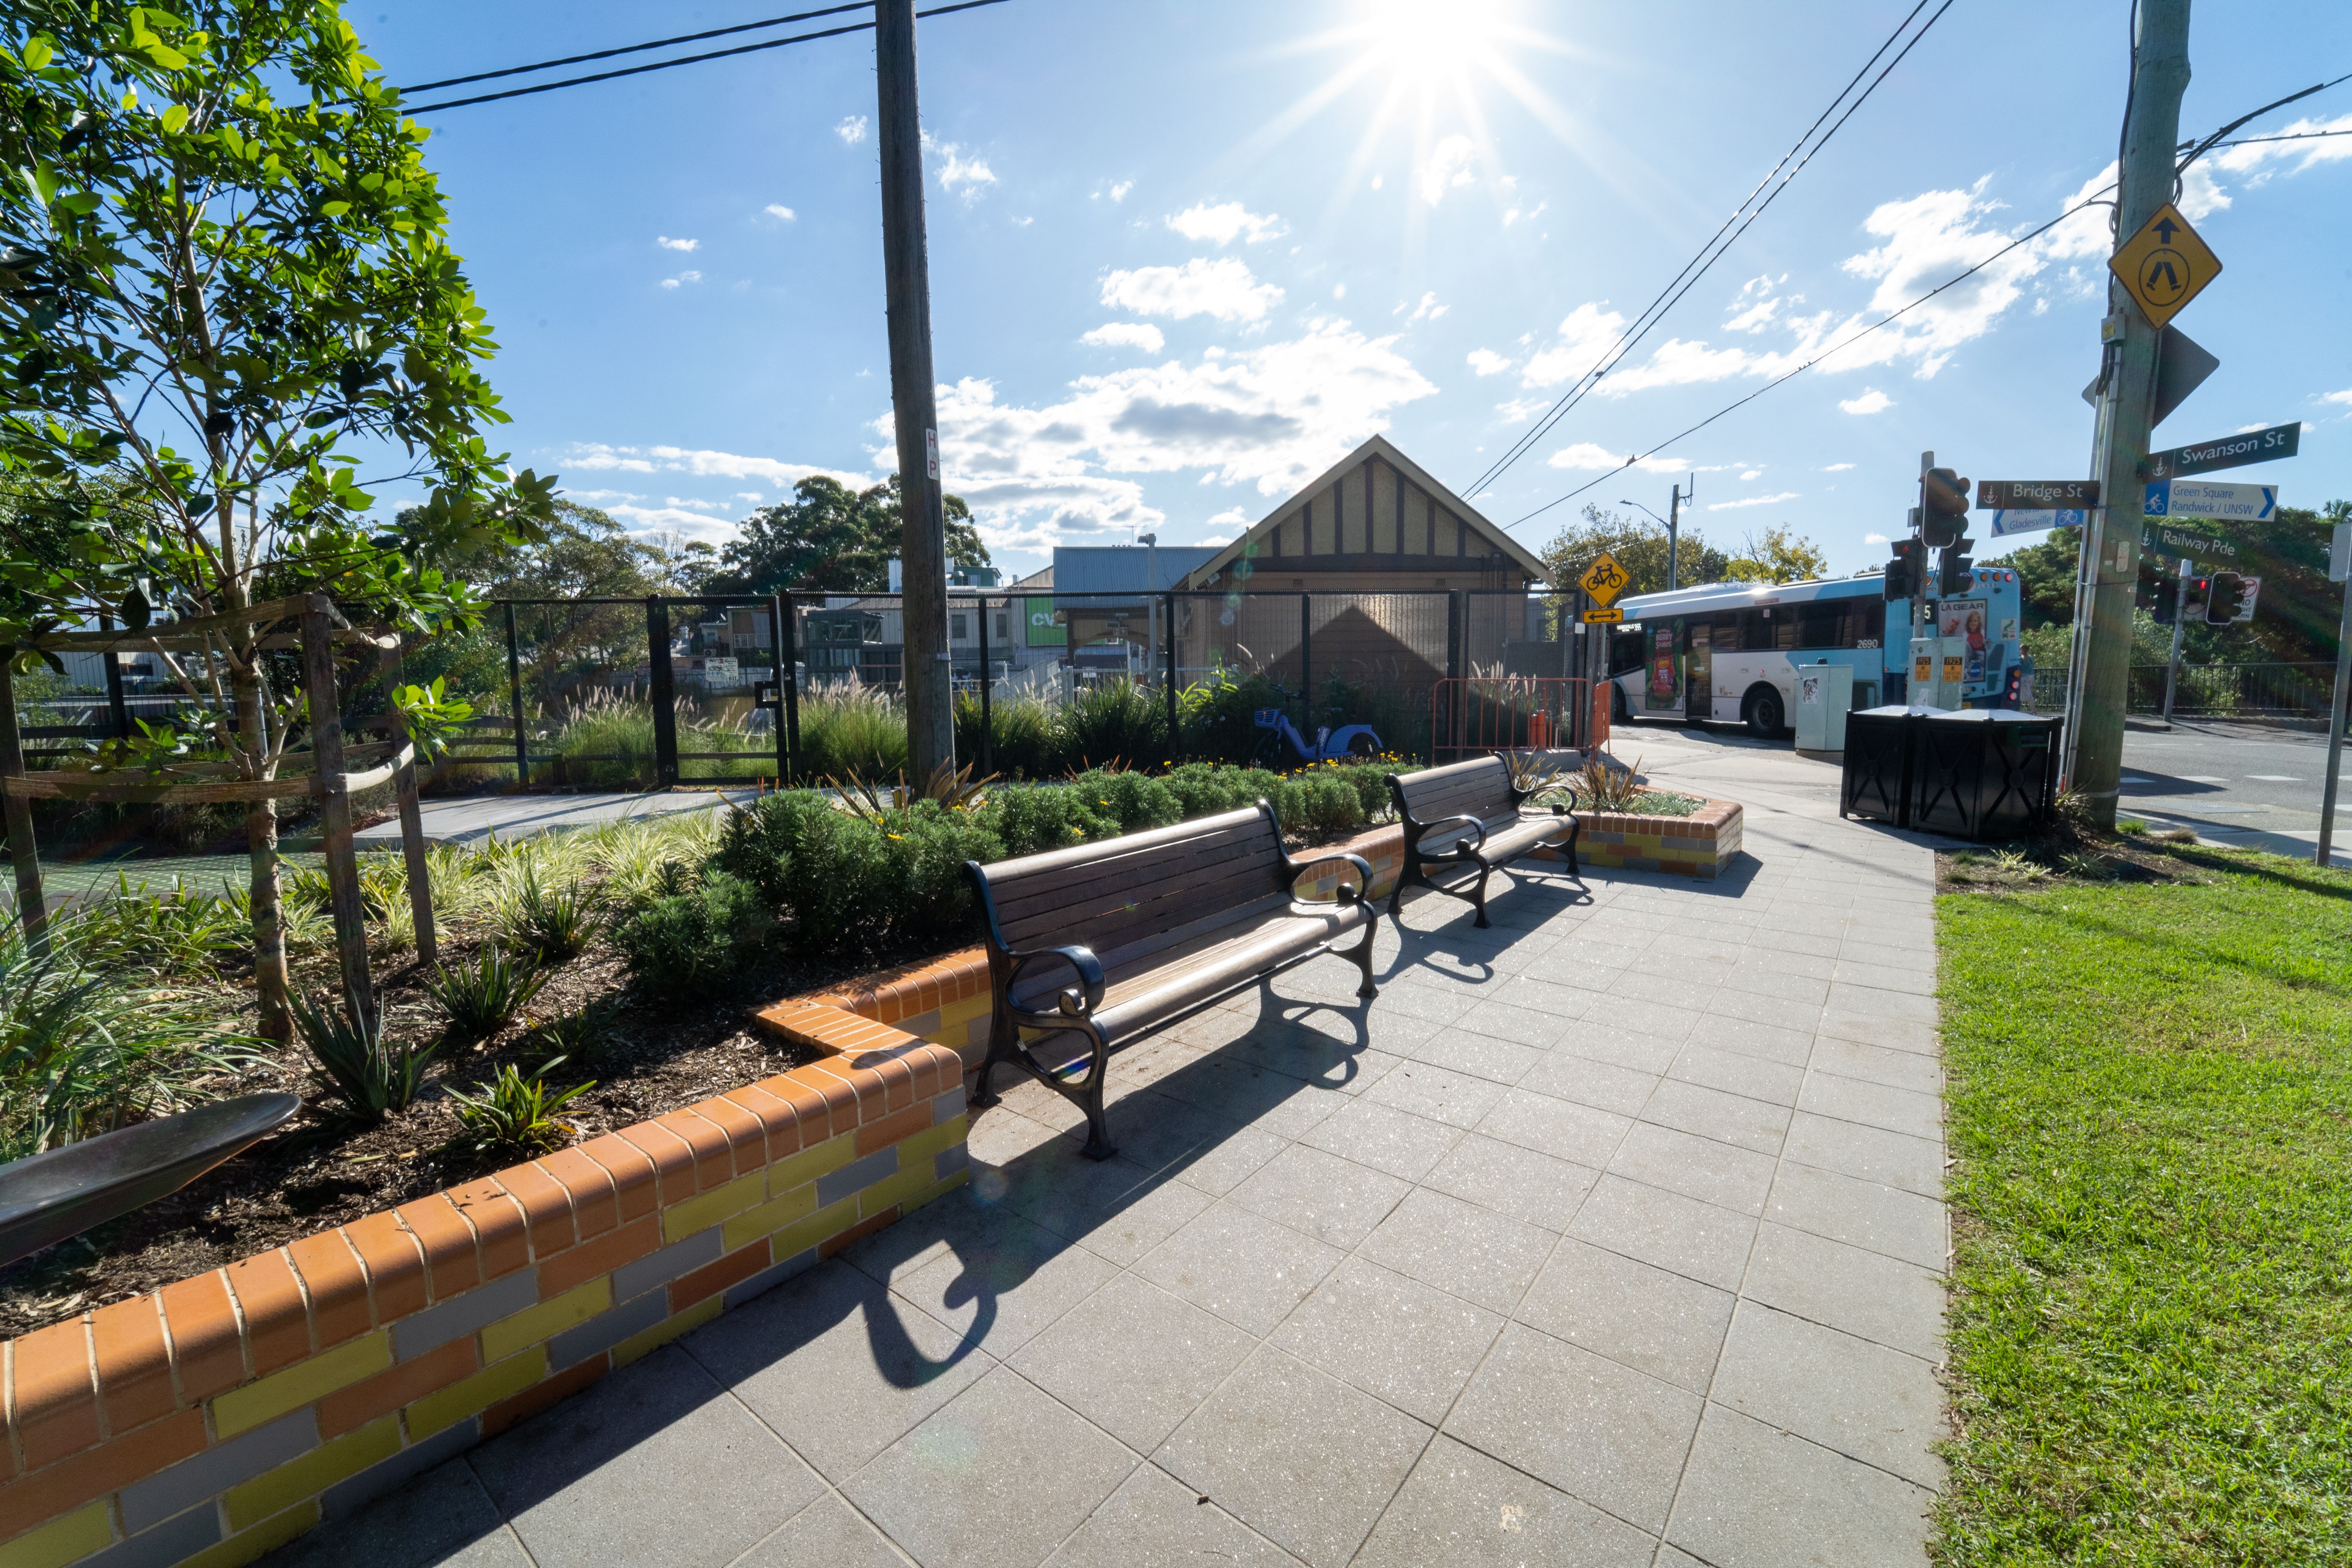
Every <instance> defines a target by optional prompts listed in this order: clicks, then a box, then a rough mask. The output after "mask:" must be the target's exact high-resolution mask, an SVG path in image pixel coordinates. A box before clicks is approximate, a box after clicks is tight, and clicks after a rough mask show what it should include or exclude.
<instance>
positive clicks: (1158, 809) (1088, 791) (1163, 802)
mask: <svg viewBox="0 0 2352 1568" xmlns="http://www.w3.org/2000/svg"><path fill="white" fill-rule="evenodd" d="M1069 787H1070V788H1072V789H1075V790H1076V791H1077V792H1078V801H1079V804H1080V805H1084V806H1085V807H1086V808H1087V810H1088V811H1090V812H1093V813H1095V814H1096V815H1097V816H1109V817H1110V818H1111V819H1112V820H1113V821H1115V822H1117V823H1118V830H1119V831H1120V832H1121V833H1140V832H1142V831H1143V830H1144V829H1145V828H1147V827H1165V826H1168V825H1169V824H1170V823H1171V822H1181V821H1182V820H1183V819H1184V816H1185V811H1184V802H1183V801H1182V799H1181V797H1179V796H1178V795H1177V794H1176V792H1175V791H1174V790H1172V789H1170V788H1169V787H1168V786H1167V785H1166V784H1163V783H1161V782H1160V780H1158V779H1156V778H1153V777H1152V776H1151V775H1150V774H1149V773H1124V772H1121V773H1106V772H1104V771H1103V770H1101V769H1099V768H1097V769H1095V770H1094V771H1092V772H1090V773H1080V774H1079V775H1078V776H1077V777H1076V778H1074V779H1072V780H1071V781H1070V784H1069Z"/></svg>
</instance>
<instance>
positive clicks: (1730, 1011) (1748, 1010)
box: [1696, 986, 1835, 1035]
mask: <svg viewBox="0 0 2352 1568" xmlns="http://www.w3.org/2000/svg"><path fill="white" fill-rule="evenodd" d="M1834 989H1835V987H1834V986H1832V990H1834ZM1706 1011H1707V1015H1708V1016H1710V1017H1718V1018H1739V1019H1744V1020H1746V1021H1747V1022H1748V1023H1751V1024H1772V1025H1776V1026H1779V1027H1781V1028H1784V1029H1811V1028H1812V1027H1813V1026H1815V1025H1816V1024H1818V1023H1819V1022H1820V1020H1821V1016H1822V1005H1821V1004H1820V1003H1818V1002H1791V1001H1790V1000H1788V999H1787V998H1786V997H1781V996H1759V995H1758V994H1756V993H1755V992H1753V991H1735V990H1732V989H1731V988H1729V987H1728V986H1718V987H1717V988H1716V990H1715V992H1714V993H1713V994H1711V995H1709V996H1708V997H1707V999H1706ZM1696 1032H1697V1033H1699V1034H1702V1035H1703V1034H1705V1033H1706V1025H1705V1024H1701V1025H1699V1026H1697V1030H1696Z"/></svg>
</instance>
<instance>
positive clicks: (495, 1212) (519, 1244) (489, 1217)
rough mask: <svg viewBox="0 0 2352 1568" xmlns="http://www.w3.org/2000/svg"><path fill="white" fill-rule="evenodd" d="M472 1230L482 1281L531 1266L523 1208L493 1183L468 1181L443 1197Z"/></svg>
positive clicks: (502, 1277)
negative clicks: (455, 1208)
mask: <svg viewBox="0 0 2352 1568" xmlns="http://www.w3.org/2000/svg"><path fill="white" fill-rule="evenodd" d="M443 1195H444V1196H446V1198H448V1200H449V1201H450V1203H451V1204H453V1205H456V1207H457V1213H458V1215H460V1216H462V1217H463V1218H464V1219H465V1221H466V1223H467V1225H470V1226H473V1227H474V1242H475V1245H476V1246H477V1247H479V1248H480V1249H481V1259H482V1278H483V1279H504V1278H506V1277H507V1276H508V1275H509V1274H511V1273H513V1272H514V1271H515V1270H516V1269H518V1268H526V1267H528V1266H529V1265H530V1237H528V1236H527V1235H526V1234H525V1232H524V1228H523V1226H524V1221H523V1212H522V1205H520V1204H519V1203H517V1202H515V1200H514V1199H513V1198H511V1197H509V1196H508V1195H507V1192H506V1189H505V1188H503V1187H501V1186H499V1184H498V1183H496V1182H494V1181H487V1180H486V1181H479V1182H468V1183H467V1184H465V1185H464V1186H462V1187H455V1188H452V1189H451V1190H450V1191H449V1192H447V1193H446V1194H443Z"/></svg>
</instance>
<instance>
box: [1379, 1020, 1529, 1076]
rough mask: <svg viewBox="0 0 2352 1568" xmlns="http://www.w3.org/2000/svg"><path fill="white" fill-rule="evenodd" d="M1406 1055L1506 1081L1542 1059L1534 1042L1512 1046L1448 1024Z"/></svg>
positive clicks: (1452, 1068) (1414, 1046)
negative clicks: (1532, 1043)
mask: <svg viewBox="0 0 2352 1568" xmlns="http://www.w3.org/2000/svg"><path fill="white" fill-rule="evenodd" d="M1405 1055H1407V1056H1409V1057H1411V1058H1413V1059H1414V1060H1415V1061H1420V1062H1426V1063H1428V1064H1429V1065H1430V1066H1432V1067H1441V1068H1445V1069H1447V1070H1448V1071H1450V1072H1458V1073H1466V1074H1468V1075H1469V1076H1470V1077H1472V1078H1482V1079H1488V1080H1489V1081H1491V1082H1494V1083H1504V1084H1507V1083H1516V1082H1517V1081H1518V1080H1519V1079H1521V1078H1522V1077H1524V1076H1525V1075H1526V1073H1527V1071H1528V1068H1532V1067H1534V1066H1535V1065H1536V1064H1537V1063H1538V1062H1540V1061H1542V1060H1543V1059H1544V1055H1545V1053H1544V1052H1543V1051H1542V1050H1540V1049H1538V1047H1534V1046H1515V1045H1513V1044H1512V1043H1511V1042H1510V1041H1508V1040H1498V1039H1496V1038H1494V1037H1491V1036H1487V1035H1477V1034H1473V1033H1471V1032H1470V1031H1469V1030H1467V1029H1461V1028H1455V1027H1454V1026H1451V1025H1449V1026H1446V1027H1445V1028H1443V1029H1440V1030H1439V1031H1437V1033H1435V1034H1433V1035H1432V1036H1431V1037H1429V1038H1427V1039H1425V1040H1423V1041H1421V1042H1419V1043H1418V1044H1416V1045H1413V1046H1412V1047H1408V1048H1407V1049H1406V1051H1405Z"/></svg>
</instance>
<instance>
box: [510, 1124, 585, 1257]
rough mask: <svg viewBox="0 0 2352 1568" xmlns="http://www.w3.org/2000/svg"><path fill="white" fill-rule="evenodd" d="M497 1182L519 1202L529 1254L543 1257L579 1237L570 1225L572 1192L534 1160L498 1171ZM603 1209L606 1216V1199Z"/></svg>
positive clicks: (566, 1245) (570, 1243)
mask: <svg viewBox="0 0 2352 1568" xmlns="http://www.w3.org/2000/svg"><path fill="white" fill-rule="evenodd" d="M566 1152H567V1153H568V1152H570V1151H568V1150H567V1151H566ZM592 1168H593V1167H592ZM498 1184H499V1186H501V1187H504V1188H505V1189H506V1190H507V1192H508V1194H509V1195H511V1196H512V1197H513V1198H514V1201H515V1202H517V1203H519V1204H520V1205H522V1213H523V1222H524V1225H525V1227H526V1230H527V1233H528V1234H529V1236H530V1255H531V1256H532V1257H533V1258H545V1257H547V1256H549V1255H550V1254H551V1253H557V1252H561V1251H562V1250H563V1249H564V1248H565V1247H569V1246H571V1245H572V1243H573V1242H575V1241H577V1240H579V1239H580V1236H579V1232H577V1231H576V1230H574V1229H573V1228H572V1194H570V1193H567V1192H565V1191H564V1190H563V1184H562V1182H559V1181H557V1180H556V1179H555V1178H554V1177H553V1176H551V1175H549V1174H548V1173H546V1172H545V1171H543V1170H541V1168H540V1167H539V1165H538V1164H537V1163H531V1164H529V1165H517V1166H515V1167H514V1168H512V1169H511V1170H506V1171H500V1172H499V1174H498ZM604 1208H605V1210H606V1212H607V1214H608V1215H609V1213H610V1211H611V1208H612V1203H611V1200H610V1199H609V1198H608V1199H607V1200H606V1202H605V1204H604Z"/></svg>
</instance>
